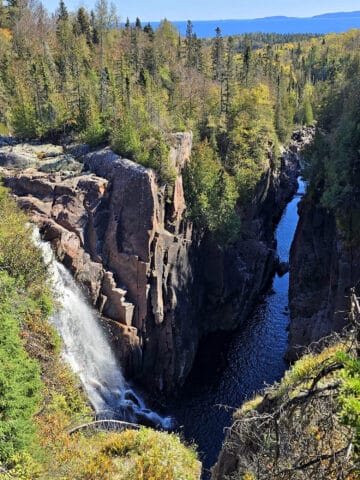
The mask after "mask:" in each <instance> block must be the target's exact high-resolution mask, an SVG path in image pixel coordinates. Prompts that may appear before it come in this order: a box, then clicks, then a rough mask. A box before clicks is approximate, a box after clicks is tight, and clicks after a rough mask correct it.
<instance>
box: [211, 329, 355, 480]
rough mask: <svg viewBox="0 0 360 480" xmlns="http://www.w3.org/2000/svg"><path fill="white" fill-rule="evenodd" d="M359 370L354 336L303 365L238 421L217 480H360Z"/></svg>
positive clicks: (217, 468) (246, 408) (245, 407)
mask: <svg viewBox="0 0 360 480" xmlns="http://www.w3.org/2000/svg"><path fill="white" fill-rule="evenodd" d="M358 327H359V325H358V326H357V328H358ZM358 369H359V360H358V358H357V351H356V333H355V335H354V332H353V333H351V334H350V335H349V334H345V336H344V337H343V338H342V339H341V340H340V341H339V338H336V337H333V338H332V339H330V338H328V345H327V346H326V347H325V348H324V350H323V351H322V352H321V353H319V354H313V353H308V354H307V355H305V356H304V357H303V358H301V359H300V360H298V361H297V362H296V363H295V364H294V365H293V367H292V368H291V369H290V370H289V371H288V372H287V373H286V375H285V377H284V378H283V379H282V381H281V383H280V384H279V385H275V386H274V387H270V388H268V389H267V390H266V392H265V395H264V396H258V397H256V398H254V399H253V400H250V401H249V402H247V403H245V404H244V405H243V406H242V407H241V409H240V410H238V411H237V412H236V413H235V415H234V422H233V424H232V426H231V427H230V428H229V430H228V432H227V437H226V440H225V443H224V446H223V449H222V451H221V453H220V456H219V460H218V462H217V464H216V465H215V467H214V468H213V471H212V477H211V478H212V480H223V479H225V478H226V479H227V478H229V479H230V478H242V479H246V480H255V479H268V478H271V479H274V480H275V479H279V480H280V479H283V480H285V479H304V480H305V479H309V480H310V479H314V478H317V479H324V480H325V479H326V480H329V479H337V480H339V479H348V480H350V479H355V478H358V474H359V473H360V472H359V463H358V460H359V457H358V453H359V452H358V442H359V428H358V427H359V425H358V420H356V418H358V416H357V413H358V400H359V397H358V387H357V386H356V385H358V383H359V371H358ZM349 378H350V379H351V380H350V383H351V384H352V386H353V390H352V389H351V388H349V385H348V379H349ZM350 402H352V403H351V404H352V407H353V408H354V409H353V410H351V409H350V410H349V409H348V407H349V405H350ZM356 405H357V406H356ZM350 412H352V413H350ZM356 412H357V413H356ZM351 415H353V416H351Z"/></svg>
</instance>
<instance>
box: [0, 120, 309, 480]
mask: <svg viewBox="0 0 360 480" xmlns="http://www.w3.org/2000/svg"><path fill="white" fill-rule="evenodd" d="M312 133H313V131H312V129H304V130H303V131H299V132H296V133H295V134H294V136H293V140H292V144H291V145H290V148H289V149H288V150H284V151H283V154H282V158H281V164H280V165H279V166H277V167H274V166H273V165H271V164H270V163H269V165H268V166H267V168H266V169H265V171H264V175H263V178H262V180H261V182H260V184H259V186H258V188H257V192H256V196H255V198H254V201H253V202H252V204H250V205H249V206H248V207H247V208H246V209H245V210H243V211H241V212H239V215H241V217H242V235H241V238H240V239H239V241H238V242H237V243H236V244H233V245H230V246H229V247H227V248H225V249H224V248H220V247H219V246H217V245H216V244H214V243H213V242H211V240H209V238H206V236H205V237H203V238H202V237H201V236H199V234H198V233H197V232H196V231H194V227H193V225H192V224H191V222H189V220H188V219H187V218H186V216H184V211H185V209H186V204H185V199H184V192H183V186H182V176H181V171H182V168H183V167H184V164H186V162H187V161H189V158H190V152H191V142H192V137H191V135H190V134H176V135H175V136H174V137H173V149H172V151H171V155H172V158H173V161H174V166H175V167H176V168H177V171H178V177H177V180H176V183H175V189H174V197H173V200H172V203H171V204H170V205H169V203H167V202H166V200H165V196H164V191H163V189H162V188H161V187H160V186H159V185H158V184H157V180H156V177H155V175H154V173H153V172H152V171H151V170H149V169H145V168H143V167H141V166H139V165H137V164H134V163H133V162H130V161H128V160H125V159H121V157H120V158H119V157H118V156H117V155H115V154H113V153H112V152H111V150H109V149H104V150H100V151H95V152H90V153H88V152H87V151H86V149H85V150H84V147H81V148H80V149H79V148H78V150H76V149H72V150H68V151H67V153H66V152H65V153H64V152H63V151H62V150H61V148H60V151H59V147H55V146H42V145H38V146H32V147H31V146H27V147H24V146H20V147H18V148H19V150H16V146H15V147H10V150H9V149H8V150H6V147H5V151H3V153H2V156H1V152H0V160H1V159H2V165H3V167H4V168H3V176H4V182H5V184H6V185H7V186H9V187H10V189H11V190H12V192H13V193H14V194H15V195H16V198H17V201H18V203H19V204H20V206H21V207H22V208H24V209H25V210H27V211H28V212H29V213H30V215H31V216H32V219H33V221H34V222H35V223H36V224H37V225H38V226H39V228H40V231H41V232H42V235H43V238H44V239H45V240H46V241H48V242H51V244H52V247H53V250H54V251H55V253H56V255H57V257H58V259H59V260H61V261H62V263H63V264H64V265H65V266H66V267H67V268H68V269H69V270H70V271H71V272H72V274H73V275H74V277H75V279H76V280H77V281H78V283H79V284H80V285H81V286H82V287H83V291H84V292H85V294H86V295H87V297H88V299H89V300H91V302H92V303H93V305H94V306H96V307H97V310H98V311H99V312H100V313H101V314H102V320H103V321H102V323H103V329H104V328H105V330H107V331H108V338H109V340H110V346H109V345H108V344H107V341H106V340H105V339H104V338H103V333H102V331H101V330H103V329H99V328H98V327H97V326H96V322H97V320H96V318H97V314H96V313H95V312H94V311H92V310H91V309H90V307H88V306H86V302H85V301H84V298H83V293H82V292H80V290H77V287H76V286H75V284H74V285H72V284H71V282H73V280H72V278H71V276H70V275H69V273H68V272H66V270H65V268H64V266H63V265H61V264H59V263H57V262H55V263H53V264H52V265H53V266H52V271H53V272H55V273H53V276H55V277H56V278H57V279H58V280H57V282H56V283H57V284H58V285H59V284H60V285H61V287H60V289H61V290H62V294H64V293H65V300H64V301H63V305H64V314H59V315H58V317H55V320H54V323H55V325H56V327H57V329H58V330H59V333H60V335H61V336H62V338H63V340H64V344H65V352H67V353H65V356H66V357H67V359H68V360H69V361H70V364H71V365H72V366H73V368H74V370H75V371H77V372H78V373H79V374H80V377H81V379H82V382H83V384H84V386H85V389H86V391H87V393H88V395H89V399H90V401H91V403H92V404H93V406H94V408H95V410H96V411H98V412H101V411H102V410H110V411H111V412H112V413H111V415H110V416H115V417H116V416H118V417H119V418H122V419H125V420H130V421H133V422H140V423H145V424H152V425H154V426H161V427H162V428H169V427H170V426H171V425H172V424H176V427H175V428H176V429H177V430H180V431H182V432H183V435H184V436H185V438H186V440H187V441H189V442H193V441H194V442H195V443H196V444H197V445H198V446H199V452H200V455H201V459H202V461H203V465H204V478H208V474H209V468H210V467H211V466H212V465H214V463H215V462H216V459H217V456H218V454H219V451H220V449H221V444H222V441H223V437H224V429H225V428H226V427H228V426H230V424H231V418H232V413H233V411H234V409H235V408H236V407H238V406H239V405H241V404H242V403H243V402H244V401H245V400H246V399H249V398H251V397H252V396H253V395H254V394H255V392H257V391H259V390H262V389H263V388H264V386H265V385H267V384H271V383H273V382H274V381H278V380H280V379H281V377H282V376H283V374H284V371H285V370H286V368H287V367H288V363H287V362H286V361H285V360H284V355H285V352H286V350H287V338H288V331H287V330H288V325H289V315H290V313H289V307H288V305H289V301H288V288H289V273H288V269H289V265H288V262H289V251H290V246H291V242H292V238H293V236H294V232H295V229H296V225H297V221H298V215H297V205H298V202H299V200H300V199H301V196H302V194H303V193H304V188H305V187H304V183H303V182H302V180H301V179H300V178H298V174H299V168H300V163H299V162H300V156H301V148H302V147H303V145H304V144H306V143H308V142H309V141H311V136H312ZM45 149H47V150H50V153H49V152H48V153H45V154H42V156H45V159H46V158H47V157H46V156H47V155H48V158H49V159H48V160H45V161H44V160H42V164H41V165H40V168H39V161H38V159H39V157H41V156H40V155H39V151H41V152H42V151H43V150H45ZM57 149H58V150H57ZM54 157H55V160H54ZM64 165H65V170H66V169H67V171H65V172H63V171H62V170H60V169H62V168H64ZM19 166H20V167H21V169H22V171H20V172H19ZM24 166H25V167H28V168H27V169H25V170H24V169H23V168H24ZM59 170H60V171H59ZM275 227H276V232H275V235H274V228H275ZM49 248H50V246H49V244H48V246H47V247H46V249H47V254H46V255H47V256H49ZM42 249H44V247H42ZM276 272H277V273H276ZM76 292H77V293H76ZM74 295H75V296H77V298H76V299H74ZM79 305H80V306H79ZM75 306H77V307H79V308H74V307H75ZM69 307H70V308H69ZM85 317H86V318H85ZM90 319H91V322H90ZM73 322H75V323H76V325H75V326H76V328H73V327H74V325H73V326H71V325H72V323H73ZM94 322H95V323H94ZM78 327H79V328H78ZM72 335H76V338H71V336H72ZM80 340H81V341H80ZM69 345H70V347H69ZM71 345H72V347H71ZM74 346H75V347H76V348H74ZM97 348H99V349H100V350H101V352H96V349H97ZM86 349H88V350H89V351H88V352H86ZM69 351H70V354H69ZM71 351H72V352H74V351H75V357H76V355H77V353H76V352H80V357H81V358H80V360H81V361H83V362H85V364H88V366H89V367H91V368H90V369H89V371H88V372H86V370H87V368H85V369H84V368H80V367H79V365H78V362H79V358H75V357H74V355H73V354H72V353H71ZM104 351H106V352H107V353H105V354H104ZM113 352H114V354H115V355H114V354H113ZM99 360H100V363H99ZM109 362H110V363H109ZM120 365H121V369H122V370H123V372H124V375H125V378H126V379H131V380H134V381H135V383H136V382H137V383H138V384H140V385H142V387H143V388H145V390H146V389H147V390H148V391H149V392H150V398H151V397H152V398H154V397H156V398H157V401H156V402H152V404H153V406H154V409H155V410H156V411H159V413H160V412H161V415H163V416H160V414H158V413H155V412H153V411H151V410H149V409H148V408H146V406H145V405H144V402H143V400H142V399H141V398H140V397H139V396H138V395H137V394H136V393H135V392H134V390H132V389H131V388H130V386H129V384H128V383H126V382H127V380H126V379H125V378H123V375H122V373H121V371H120ZM94 372H95V373H94ZM111 378H114V379H115V382H113V383H115V385H110V383H112V380H111ZM101 392H103V394H101ZM156 393H158V395H156ZM174 393H176V394H177V395H176V396H175V397H174V395H173V394H174ZM159 394H160V395H159ZM174 398H175V399H174ZM127 407H128V408H127ZM121 411H124V412H125V413H123V414H121V413H119V412H121ZM134 412H135V414H134ZM107 415H108V416H109V414H107Z"/></svg>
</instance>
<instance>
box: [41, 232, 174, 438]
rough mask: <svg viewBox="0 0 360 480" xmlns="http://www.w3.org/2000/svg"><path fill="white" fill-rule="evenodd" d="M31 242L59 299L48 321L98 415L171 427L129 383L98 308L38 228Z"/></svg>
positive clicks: (165, 418) (168, 420)
mask: <svg viewBox="0 0 360 480" xmlns="http://www.w3.org/2000/svg"><path fill="white" fill-rule="evenodd" d="M33 240H34V242H35V244H36V245H37V246H38V248H39V249H40V251H41V253H42V256H43V259H44V262H45V263H46V265H47V266H48V273H49V276H50V280H51V283H52V287H53V290H54V294H55V297H56V300H57V301H58V306H57V307H56V311H55V313H54V314H53V316H52V317H51V318H50V322H51V323H52V324H53V325H54V327H55V328H56V330H57V332H58V333H59V335H60V337H61V338H62V341H63V356H64V358H65V359H66V361H67V362H68V363H69V364H70V366H71V368H72V369H73V371H74V372H75V374H76V375H77V376H78V377H79V378H80V380H81V383H82V385H83V386H84V389H85V391H86V393H87V395H88V399H89V402H90V403H91V405H92V406H93V408H94V410H95V412H96V414H97V416H98V417H101V418H115V419H121V420H125V421H128V422H134V423H143V424H145V425H150V426H155V427H158V428H164V429H169V428H171V426H172V419H171V417H161V416H160V415H158V414H157V413H155V412H153V411H151V410H150V409H148V408H146V406H145V404H144V402H143V400H142V399H141V397H140V396H139V395H138V394H137V393H136V392H135V391H134V390H133V389H132V388H131V387H130V386H129V385H128V384H127V383H126V381H125V379H124V377H123V374H122V372H121V367H120V365H119V363H118V361H117V359H116V357H115V355H114V353H113V351H112V350H111V347H110V345H109V343H108V340H107V338H106V335H105V332H104V331H103V329H102V327H101V324H100V322H101V319H100V316H99V314H98V312H97V311H96V310H95V309H94V308H92V307H91V306H90V305H89V303H88V302H87V300H86V298H85V296H84V294H83V292H82V291H81V289H80V288H79V286H78V285H77V284H76V282H75V280H74V279H73V277H72V275H71V274H70V273H69V272H68V270H67V269H66V268H65V267H64V266H63V265H62V264H61V263H59V262H58V261H57V260H56V259H55V256H54V253H53V251H52V249H51V245H50V243H48V242H44V241H42V240H41V237H40V234H39V232H38V231H37V230H34V234H33Z"/></svg>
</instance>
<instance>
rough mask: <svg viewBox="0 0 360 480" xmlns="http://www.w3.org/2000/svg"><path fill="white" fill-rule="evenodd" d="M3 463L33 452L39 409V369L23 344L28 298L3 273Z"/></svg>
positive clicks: (0, 320) (0, 389)
mask: <svg viewBox="0 0 360 480" xmlns="http://www.w3.org/2000/svg"><path fill="white" fill-rule="evenodd" d="M0 291H1V296H0V460H1V461H8V460H9V459H10V458H11V457H12V456H13V455H14V454H16V453H18V452H20V451H24V450H30V449H33V447H34V444H35V443H36V436H35V426H34V422H33V415H34V414H35V412H36V410H37V409H38V408H39V403H40V399H41V390H42V384H41V380H40V368H39V365H38V363H37V362H36V361H34V360H31V359H30V358H29V356H28V355H27V353H26V351H25V349H24V343H23V341H22V340H21V337H20V335H21V331H20V322H21V320H22V321H24V315H25V312H26V308H27V298H26V296H25V295H24V294H21V292H19V290H18V289H17V288H16V283H15V280H14V279H11V278H10V277H9V275H8V274H7V273H6V272H3V271H0Z"/></svg>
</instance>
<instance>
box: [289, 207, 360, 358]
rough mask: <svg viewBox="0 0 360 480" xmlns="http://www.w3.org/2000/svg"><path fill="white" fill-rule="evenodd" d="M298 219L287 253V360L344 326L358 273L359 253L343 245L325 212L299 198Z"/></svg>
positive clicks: (359, 251)
mask: <svg viewBox="0 0 360 480" xmlns="http://www.w3.org/2000/svg"><path fill="white" fill-rule="evenodd" d="M299 215H300V219H299V223H298V227H297V230H296V233H295V238H294V242H293V245H292V248H291V253H290V285H289V301H290V304H289V306H290V315H291V322H290V332H289V348H288V351H287V357H288V359H290V360H294V359H296V358H297V357H298V356H299V355H300V354H301V353H302V352H303V350H304V348H305V347H306V346H308V345H310V344H311V343H312V342H317V341H318V340H320V339H321V338H323V337H325V336H327V335H329V334H330V333H331V332H340V331H341V330H342V328H343V327H344V326H345V325H346V323H347V314H346V312H348V311H349V298H348V297H349V290H350V288H352V287H353V286H355V285H356V284H357V283H358V280H359V275H358V272H359V271H360V249H359V248H351V249H349V248H347V247H346V246H345V244H344V241H343V238H342V235H341V233H340V232H339V231H338V229H337V226H336V222H335V219H334V217H333V215H332V214H331V213H329V212H328V211H327V210H325V209H324V208H322V207H321V206H320V205H318V204H317V203H316V201H311V200H309V199H307V198H305V199H304V200H303V201H302V202H301V203H300V204H299Z"/></svg>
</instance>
